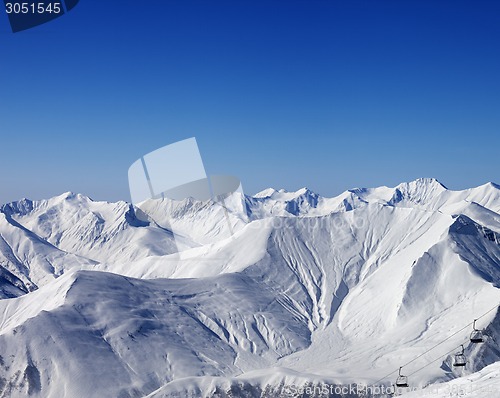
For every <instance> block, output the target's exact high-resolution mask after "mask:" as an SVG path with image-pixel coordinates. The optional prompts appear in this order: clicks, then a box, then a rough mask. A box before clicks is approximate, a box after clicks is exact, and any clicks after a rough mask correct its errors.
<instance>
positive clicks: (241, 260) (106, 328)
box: [0, 179, 500, 398]
mask: <svg viewBox="0 0 500 398" xmlns="http://www.w3.org/2000/svg"><path fill="white" fill-rule="evenodd" d="M237 195H239V194H235V197H234V198H233V199H234V200H242V201H244V207H245V214H242V213H237V212H230V214H229V215H226V214H224V211H222V209H221V207H220V206H218V205H217V204H216V203H213V202H211V201H207V202H197V201H194V200H193V199H186V200H184V201H173V200H168V199H162V200H154V201H148V202H145V203H144V204H141V206H140V207H141V208H140V209H138V208H135V207H133V206H132V205H129V204H127V203H125V202H118V203H108V202H96V201H93V200H91V199H89V198H87V197H85V196H83V195H80V194H73V193H65V194H63V195H60V196H58V197H55V198H52V199H49V200H42V201H30V200H27V199H23V200H20V201H18V202H14V203H10V204H7V205H4V206H2V207H0V298H1V300H0V314H1V317H0V397H24V396H34V397H44V398H45V397H71V398H79V397H146V396H148V397H174V396H175V397H177V396H179V397H188V396H192V397H202V396H203V397H212V396H224V395H223V394H224V393H226V392H227V391H228V390H231V389H232V390H231V391H232V392H231V393H232V394H233V395H232V396H249V397H253V396H256V397H257V396H258V397H263V396H270V397H272V396H290V395H283V394H284V391H285V390H286V388H285V387H286V386H287V385H288V386H293V385H295V386H298V385H301V386H304V385H307V383H330V384H331V385H338V386H345V385H349V384H352V383H357V384H360V383H361V384H368V385H369V384H373V383H376V384H380V385H390V384H392V383H394V381H395V378H396V377H397V370H398V368H399V366H402V365H404V364H407V365H406V366H404V367H403V373H405V374H407V375H408V376H409V382H410V384H411V386H412V387H413V388H419V389H420V388H422V387H425V386H427V389H424V390H419V391H417V392H413V393H410V394H407V395H405V396H409V397H413V396H415V397H417V396H424V395H418V394H427V393H428V392H429V391H431V388H432V387H435V386H441V387H442V391H441V392H442V393H443V394H444V393H445V392H443V391H445V389H446V388H448V390H446V391H447V392H448V393H450V391H452V390H450V389H453V388H455V389H456V387H453V386H458V385H467V386H469V387H470V386H472V387H470V391H468V392H467V393H468V394H469V395H470V396H471V397H476V396H477V397H479V396H481V397H496V396H500V394H496V392H498V391H500V381H498V380H499V378H498V369H499V367H498V364H499V363H500V362H498V361H499V360H500V346H499V345H498V342H499V341H500V314H498V313H497V306H498V304H499V303H500V290H499V288H498V287H499V284H500V214H499V212H500V189H499V187H498V186H497V185H496V184H493V183H488V184H485V185H482V186H480V187H477V188H472V189H468V190H464V191H451V190H448V189H447V188H445V187H444V186H443V185H442V184H440V183H439V182H438V181H436V180H434V179H418V180H416V181H413V182H410V183H403V184H400V185H398V186H397V187H395V188H387V187H381V188H372V189H352V190H349V191H346V192H344V193H343V194H341V195H339V196H338V197H336V198H323V197H321V196H319V195H317V194H315V193H313V192H312V191H310V190H309V189H307V188H303V189H301V190H299V191H297V192H287V191H285V190H279V191H277V190H274V189H268V190H265V191H262V192H260V193H259V194H257V195H255V196H253V197H248V196H245V197H241V196H237ZM228 220H229V222H230V224H231V228H232V230H233V231H234V232H235V233H234V235H233V236H232V237H229V238H228V237H226V236H225V235H223V234H222V232H221V231H223V228H222V225H223V223H227V222H228ZM171 227H175V229H176V232H178V231H181V235H182V236H180V237H179V236H177V237H176V239H174V235H173V233H172V232H171V230H170V228H171ZM179 249H180V250H182V251H181V252H178V250H179ZM475 318H479V320H478V327H480V328H484V329H485V330H486V332H487V334H488V337H487V341H486V343H484V344H481V345H477V344H475V345H474V344H471V343H470V342H469V340H468V335H469V334H470V331H471V330H472V326H471V325H470V323H471V322H472V320H473V319H475ZM461 344H464V346H465V354H466V356H467V361H468V362H467V366H466V368H465V369H461V370H457V369H456V368H454V367H453V366H452V360H453V352H455V351H456V349H457V347H459V346H460V345H461ZM433 347H435V348H433ZM431 348H432V349H431ZM429 349H431V350H429ZM428 350H429V352H427V351H428ZM454 350H455V351H454ZM464 388H465V387H464ZM478 391H479V392H481V391H482V393H483V395H478V394H479V392H478ZM441 392H438V393H441ZM217 394H219V395H217ZM245 394H246V395H245ZM266 394H267V395H266ZM280 394H281V395H280ZM415 394H416V395H415ZM471 394H472V395H471ZM474 394H476V395H474ZM488 394H490V395H488ZM226 396H228V395H227V394H226ZM291 396H293V395H291ZM338 396H349V395H338ZM435 396H439V397H440V396H443V397H444V396H447V397H448V396H454V395H435ZM457 396H458V395H457Z"/></svg>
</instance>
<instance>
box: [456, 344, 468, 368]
mask: <svg viewBox="0 0 500 398" xmlns="http://www.w3.org/2000/svg"><path fill="white" fill-rule="evenodd" d="M466 363H467V359H466V358H465V355H464V345H463V344H462V352H458V353H456V354H455V361H454V362H453V366H456V367H464V366H465V364H466Z"/></svg>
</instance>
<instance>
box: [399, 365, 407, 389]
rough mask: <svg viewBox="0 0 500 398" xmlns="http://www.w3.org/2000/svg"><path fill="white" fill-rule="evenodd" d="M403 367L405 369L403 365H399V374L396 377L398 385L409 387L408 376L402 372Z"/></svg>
mask: <svg viewBox="0 0 500 398" xmlns="http://www.w3.org/2000/svg"><path fill="white" fill-rule="evenodd" d="M401 369H403V367H402V366H400V367H399V376H398V378H397V379H396V387H403V388H406V387H409V385H408V376H404V375H402V374H401Z"/></svg>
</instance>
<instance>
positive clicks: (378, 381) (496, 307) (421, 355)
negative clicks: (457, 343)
mask: <svg viewBox="0 0 500 398" xmlns="http://www.w3.org/2000/svg"><path fill="white" fill-rule="evenodd" d="M498 307H499V304H496V305H495V306H494V307H493V308H491V309H490V310H488V311H486V312H485V313H484V314H483V315H481V316H479V317H477V318H476V321H477V320H479V319H481V318H483V317H485V316H486V315H488V314H489V313H490V312H491V311H493V310H495V309H496V310H498ZM473 323H474V322H470V323H468V324H467V325H466V326H464V327H463V328H462V329H460V330H457V331H456V332H455V333H453V334H452V335H450V336H448V337H446V338H445V339H444V340H442V341H441V342H439V343H437V344H436V345H434V346H433V347H432V348H429V349H428V350H427V351H425V352H424V353H422V354H420V355H419V356H417V357H415V358H413V359H412V360H411V361H409V362H407V363H405V364H404V365H403V366H401V367H402V368H404V367H405V366H407V365H409V364H410V363H412V362H415V361H416V360H417V359H419V358H421V357H423V356H424V355H426V354H428V353H429V352H430V351H432V350H434V349H435V348H437V347H438V346H440V345H441V344H443V343H444V342H446V341H448V340H449V339H451V338H452V337H454V336H456V335H457V334H458V333H460V332H462V331H463V330H465V329H467V328H469V327H470V326H471V325H472V324H473ZM455 350H456V348H454V349H453V350H452V351H450V352H453V351H455ZM450 352H449V353H447V354H446V355H449V354H450ZM441 358H442V356H441V357H439V358H438V359H441ZM435 361H436V360H435ZM435 361H432V362H430V363H429V364H431V363H433V362H435ZM429 364H427V365H425V366H424V368H425V367H426V366H428V365H429ZM399 369H400V368H398V369H395V370H393V371H392V372H391V373H389V374H387V375H386V376H384V377H382V378H381V379H379V380H377V381H376V382H375V383H373V384H374V385H377V384H378V383H380V382H381V381H383V380H385V379H387V378H388V377H389V376H391V375H392V374H393V373H396V372H398V370H399ZM421 369H423V368H421ZM421 369H419V370H417V371H416V372H418V371H420V370H421ZM416 372H413V373H412V375H413V374H414V373H416ZM410 376H411V375H410Z"/></svg>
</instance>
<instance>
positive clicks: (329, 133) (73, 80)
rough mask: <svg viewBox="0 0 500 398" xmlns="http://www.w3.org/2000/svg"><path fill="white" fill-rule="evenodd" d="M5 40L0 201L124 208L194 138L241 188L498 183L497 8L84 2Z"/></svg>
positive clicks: (493, 4)
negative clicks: (88, 200) (159, 155)
mask: <svg viewBox="0 0 500 398" xmlns="http://www.w3.org/2000/svg"><path fill="white" fill-rule="evenodd" d="M0 48H1V54H2V55H1V62H0V81H1V85H0V148H1V153H0V170H1V175H0V202H6V201H11V200H16V199H19V198H21V197H29V198H33V199H39V198H45V197H49V196H52V195H56V194H59V193H62V192H64V191H69V190H71V191H76V192H81V193H84V194H87V195H89V196H91V197H93V198H95V199H103V200H117V199H124V200H129V193H128V183H127V170H128V167H129V166H130V164H132V163H133V162H134V161H135V160H136V159H137V158H139V157H140V156H141V155H144V154H146V153H147V152H149V151H152V150H154V149H156V148H158V147H161V146H163V145H166V144H169V143H172V142H175V141H177V140H181V139H184V138H188V137H191V136H196V137H197V139H198V144H199V146H200V149H201V151H202V155H203V158H204V162H205V166H206V169H207V172H208V173H209V174H233V175H236V176H238V177H239V178H240V179H241V180H242V182H243V187H244V189H245V192H246V193H255V192H257V191H259V190H261V189H264V188H267V187H269V186H272V187H275V188H286V189H288V190H295V189H298V188H300V187H303V186H308V187H309V188H311V189H313V190H315V191H317V192H318V193H320V194H323V195H327V196H333V195H336V194H338V193H340V192H341V191H343V190H345V189H348V188H352V187H360V186H379V185H389V186H394V185H396V184H397V183H399V182H402V181H409V180H413V179H415V178H418V177H436V178H438V179H439V180H440V181H441V182H442V183H444V184H445V185H447V186H448V187H449V188H452V189H462V188H467V187H471V186H477V185H480V184H483V183H485V182H487V181H494V182H497V183H498V182H500V178H499V177H500V176H499V170H500V167H499V166H500V165H499V162H500V161H499V158H500V157H499V156H498V152H499V137H500V109H499V108H500V73H499V72H500V51H499V48H500V3H499V2H497V1H474V2H472V1H441V0H438V1H395V0H394V1H384V0H380V1H356V0H354V1H333V0H330V1H319V0H308V1H293V0H290V1H272V0H267V1H259V0H252V1H244V0H238V1H217V0H214V1H190V0H183V1H180V0H179V1H170V0H141V1H128V0H122V1H120V2H108V1H98V0H81V1H80V4H79V5H78V6H77V7H76V8H75V9H74V10H72V11H71V12H70V13H68V14H67V15H65V16H63V17H61V18H59V19H57V20H54V21H52V22H50V23H48V24H45V25H43V26H39V27H37V28H34V29H31V30H27V31H24V32H19V33H16V34H12V33H11V32H10V28H9V26H8V20H7V17H6V16H4V17H0Z"/></svg>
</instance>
